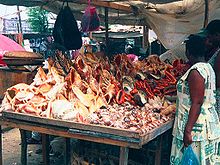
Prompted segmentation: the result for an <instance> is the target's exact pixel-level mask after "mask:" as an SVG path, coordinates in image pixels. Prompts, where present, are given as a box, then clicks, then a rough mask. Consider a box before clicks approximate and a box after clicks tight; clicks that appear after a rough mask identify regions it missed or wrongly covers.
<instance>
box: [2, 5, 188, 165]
mask: <svg viewBox="0 0 220 165" xmlns="http://www.w3.org/2000/svg"><path fill="white" fill-rule="evenodd" d="M12 3H13V2H12ZM54 4H57V5H58V6H60V5H61V4H62V3H61V2H59V1H58V2H56V3H54ZM93 4H94V5H95V4H97V5H98V4H99V2H96V1H95V2H93ZM101 4H103V5H104V7H108V6H110V7H112V8H116V7H120V8H119V9H121V10H122V9H123V11H127V12H129V11H131V6H130V5H129V4H125V5H122V4H120V3H117V2H114V3H113V5H112V3H108V2H102V3H101ZM110 4H111V5H110ZM99 5H100V4H99ZM105 5H108V6H105ZM134 6H136V7H139V6H138V5H136V4H134ZM44 8H48V6H44ZM52 9H53V10H55V9H54V8H52ZM52 9H51V8H50V10H52ZM106 11H107V10H106ZM125 15H126V14H125ZM107 29H108V28H107ZM184 35H185V34H184ZM48 62H49V67H48V71H47V72H45V70H43V69H42V68H39V69H38V72H37V74H36V76H35V78H34V79H33V82H32V83H31V84H30V85H27V84H17V85H15V86H12V87H10V88H8V89H7V91H6V94H5V97H4V99H3V101H2V106H1V111H2V118H1V121H0V122H1V125H8V126H10V127H15V128H20V129H22V149H23V150H22V164H24V165H25V164H26V160H27V159H26V158H27V157H26V156H27V155H26V147H27V144H26V141H25V131H23V130H31V131H37V132H40V133H43V146H44V147H45V148H43V153H44V154H43V158H44V163H45V164H49V161H48V159H49V155H48V150H47V149H48V148H47V147H48V145H47V144H46V143H47V141H48V134H51V135H57V136H63V137H66V138H76V139H82V140H87V141H93V142H98V143H105V144H112V145H116V146H120V147H121V150H120V165H122V164H127V160H128V148H137V149H138V148H141V147H142V146H143V145H145V144H146V143H148V142H149V141H151V140H152V139H154V138H155V137H157V136H160V135H161V134H162V133H164V132H166V131H167V130H169V129H170V128H171V127H172V122H173V118H174V113H175V108H176V107H175V95H176V88H175V85H176V82H177V80H178V78H179V77H180V76H181V75H183V73H184V72H185V71H186V70H187V68H188V66H187V65H186V64H184V62H183V61H182V60H176V61H174V62H173V64H172V65H170V64H167V63H165V62H162V61H161V60H160V59H159V57H158V56H150V57H149V58H147V59H144V60H143V61H136V62H132V61H131V60H130V59H129V58H128V57H127V56H126V55H125V54H120V55H116V56H115V57H114V59H113V61H109V60H108V59H107V58H106V57H105V56H104V57H103V56H99V55H97V54H96V55H95V54H91V53H88V54H83V55H79V56H77V57H76V58H75V59H74V60H73V61H71V60H70V59H69V58H67V57H66V56H65V55H64V54H62V53H61V52H56V54H55V55H54V56H53V57H52V59H50V60H49V61H48ZM66 150H67V151H66V152H67V153H68V139H67V145H66ZM158 153H159V152H158ZM1 158H2V154H1ZM66 158H67V159H66V164H68V163H69V161H68V159H69V155H68V154H67V155H66ZM156 164H160V155H159V154H158V155H157V161H156Z"/></svg>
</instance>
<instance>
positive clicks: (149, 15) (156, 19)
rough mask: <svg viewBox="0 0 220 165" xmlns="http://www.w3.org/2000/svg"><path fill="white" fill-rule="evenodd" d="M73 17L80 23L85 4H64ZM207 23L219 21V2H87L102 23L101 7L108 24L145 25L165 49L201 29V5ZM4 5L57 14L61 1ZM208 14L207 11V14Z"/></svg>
mask: <svg viewBox="0 0 220 165" xmlns="http://www.w3.org/2000/svg"><path fill="white" fill-rule="evenodd" d="M68 2H69V6H70V7H71V9H72V11H73V13H74V16H75V17H76V18H77V19H79V20H81V16H82V14H83V12H84V9H85V8H86V6H87V3H88V0H68ZM206 2H207V4H208V5H206V7H208V9H209V12H208V13H206V15H207V16H208V14H209V20H212V19H215V18H216V19H217V18H220V9H219V8H220V1H219V0H179V1H178V0H129V1H125V0H91V4H92V5H95V6H96V7H97V9H98V13H99V16H100V18H101V20H102V22H104V15H105V7H108V8H109V14H108V15H109V23H111V24H117V23H120V24H124V25H126V24H127V25H128V24H129V25H147V26H148V27H150V28H151V29H152V30H154V31H155V33H156V34H157V36H158V39H159V40H160V41H161V42H162V43H163V45H164V46H165V47H166V48H168V49H173V48H175V47H176V46H177V45H179V44H180V43H181V42H182V41H183V40H184V39H185V38H186V36H188V35H189V34H191V33H195V32H198V31H199V29H201V28H202V27H203V25H204V19H205V3H206ZM0 3H1V4H5V5H23V6H36V5H38V6H42V7H43V8H44V9H46V10H48V11H51V12H53V13H56V14H57V13H58V12H59V11H60V8H61V6H62V4H63V1H62V0H1V1H0ZM207 11H208V10H207Z"/></svg>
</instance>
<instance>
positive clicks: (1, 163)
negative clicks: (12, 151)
mask: <svg viewBox="0 0 220 165" xmlns="http://www.w3.org/2000/svg"><path fill="white" fill-rule="evenodd" d="M2 149H3V147H2V126H1V125H0V165H3V159H2Z"/></svg>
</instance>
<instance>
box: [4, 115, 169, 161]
mask: <svg viewBox="0 0 220 165" xmlns="http://www.w3.org/2000/svg"><path fill="white" fill-rule="evenodd" d="M0 124H1V125H6V126H8V127H13V128H19V129H21V139H22V143H21V148H22V149H21V151H22V154H21V164H22V165H26V164H27V143H26V137H25V135H26V134H25V130H27V131H36V132H40V133H42V150H43V162H44V165H49V163H50V162H49V136H48V135H55V136H60V137H65V139H66V144H65V152H64V153H65V165H67V164H68V165H69V164H70V148H69V147H70V139H69V138H75V139H81V140H87V141H92V142H97V143H104V144H111V145H116V146H119V147H120V160H119V161H120V162H119V165H127V163H128V152H129V148H136V149H140V148H141V147H142V146H143V145H144V144H146V143H148V142H149V141H151V140H153V139H154V138H156V137H157V136H159V135H161V134H162V133H164V132H166V131H167V130H169V129H170V128H172V125H173V121H168V122H167V123H164V124H162V125H161V126H160V127H159V128H155V129H154V130H151V131H149V132H148V133H147V134H145V135H139V133H137V132H133V131H129V130H125V129H117V128H112V127H106V126H100V125H92V124H82V123H75V122H68V121H61V120H54V119H47V118H39V117H36V116H30V115H25V114H18V113H13V112H3V113H2V116H1V118H0ZM0 138H1V145H0V152H1V153H0V165H2V131H1V137H0ZM158 151H159V152H157V153H156V160H157V161H155V164H157V165H160V148H158Z"/></svg>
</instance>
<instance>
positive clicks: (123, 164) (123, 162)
mask: <svg viewBox="0 0 220 165" xmlns="http://www.w3.org/2000/svg"><path fill="white" fill-rule="evenodd" d="M128 152H129V148H128V147H120V160H119V165H127V164H128Z"/></svg>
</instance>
